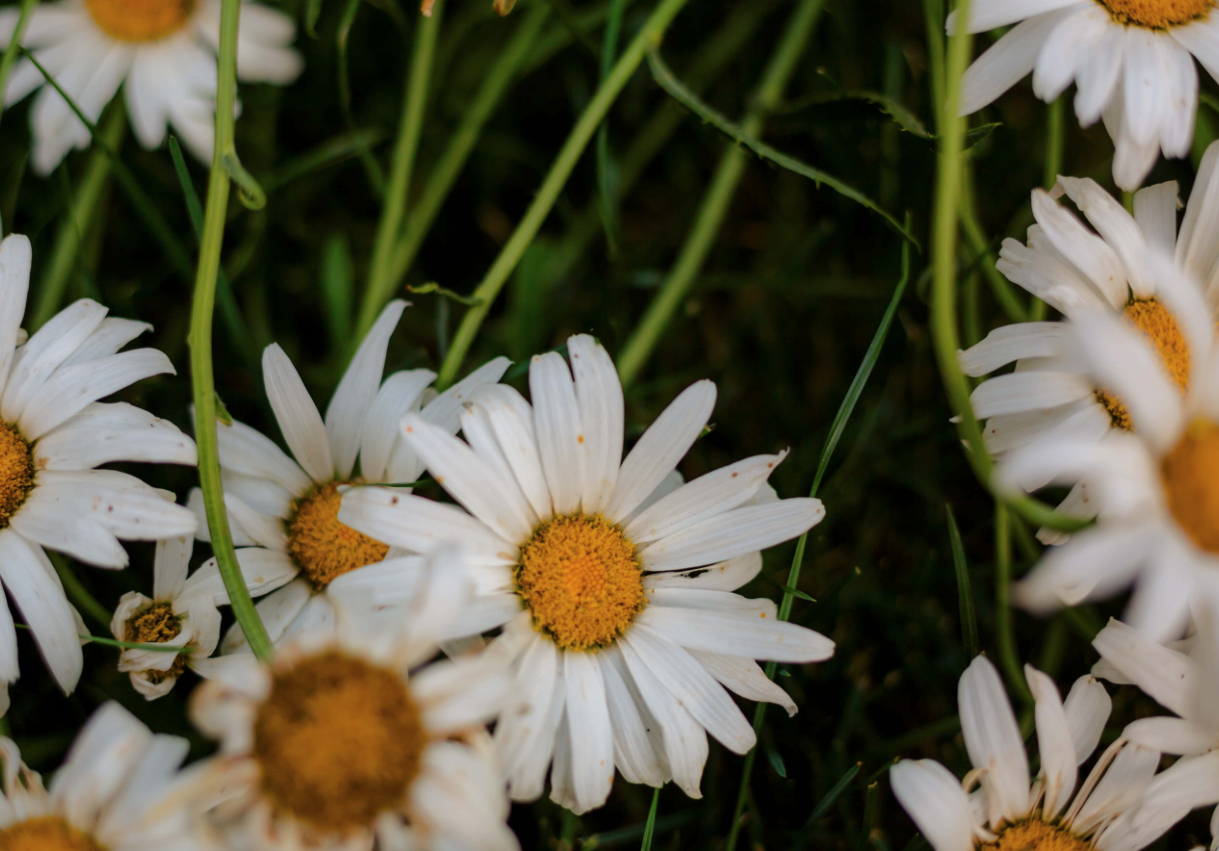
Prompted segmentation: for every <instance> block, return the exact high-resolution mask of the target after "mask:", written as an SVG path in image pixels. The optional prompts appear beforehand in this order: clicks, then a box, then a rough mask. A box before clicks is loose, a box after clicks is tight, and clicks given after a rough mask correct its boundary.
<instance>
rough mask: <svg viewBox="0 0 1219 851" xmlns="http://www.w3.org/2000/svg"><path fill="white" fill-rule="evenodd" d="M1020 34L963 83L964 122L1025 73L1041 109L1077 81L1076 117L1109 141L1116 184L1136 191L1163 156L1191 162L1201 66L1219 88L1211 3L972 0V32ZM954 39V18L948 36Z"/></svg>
mask: <svg viewBox="0 0 1219 851" xmlns="http://www.w3.org/2000/svg"><path fill="white" fill-rule="evenodd" d="M1010 24H1016V26H1015V27H1012V29H1011V30H1010V31H1009V32H1008V33H1007V34H1006V35H1004V36H1003V37H1002V38H1000V39H999V40H998V41H997V42H995V44H994V46H992V47H991V48H990V49H989V50H987V51H986V52H985V53H983V54H982V55H981V56H980V57H978V59H977V61H975V62H974V63H973V65H971V66H970V68H969V70H968V71H966V72H965V76H964V78H962V80H961V114H962V115H969V114H971V113H974V112H977V111H978V110H979V109H981V108H982V107H984V106H986V105H987V104H989V103H991V102H992V101H994V100H995V99H996V98H997V97H999V95H1001V94H1003V93H1004V92H1005V91H1007V90H1008V89H1010V88H1011V87H1012V86H1014V85H1015V84H1016V82H1017V81H1019V80H1020V79H1021V78H1022V77H1024V76H1025V75H1026V74H1028V73H1029V72H1030V71H1031V72H1032V73H1033V92H1034V94H1036V95H1037V96H1038V97H1039V98H1041V99H1042V100H1043V101H1046V102H1047V103H1049V102H1051V101H1054V100H1057V98H1058V97H1059V95H1061V94H1062V93H1063V92H1064V91H1066V89H1067V87H1068V86H1069V85H1071V83H1072V81H1074V83H1075V86H1076V92H1075V114H1076V116H1077V117H1078V118H1079V123H1080V124H1081V125H1082V126H1084V127H1088V126H1090V125H1092V124H1094V123H1095V122H1096V120H1097V119H1098V118H1100V119H1104V122H1105V128H1106V129H1107V130H1108V131H1109V135H1110V136H1111V137H1112V138H1113V144H1114V146H1115V148H1116V152H1115V153H1114V157H1113V179H1114V181H1115V182H1116V183H1117V185H1118V186H1119V187H1121V188H1122V189H1125V190H1127V191H1130V190H1134V189H1137V188H1138V186H1139V184H1140V183H1142V182H1143V178H1145V177H1146V176H1147V173H1148V172H1149V171H1151V167H1152V165H1154V164H1155V161H1156V157H1157V156H1158V155H1159V153H1160V151H1161V150H1162V151H1163V152H1164V156H1166V157H1183V156H1185V155H1186V154H1187V153H1189V149H1190V144H1191V143H1192V142H1193V138H1194V113H1195V111H1196V110H1197V108H1198V70H1197V68H1195V67H1194V62H1193V60H1194V59H1197V60H1198V62H1199V63H1201V64H1202V67H1204V68H1205V69H1206V70H1207V71H1208V72H1210V74H1211V76H1212V77H1216V78H1217V79H1219V10H1216V3H1215V0H975V2H974V3H972V4H971V5H970V12H969V31H970V32H975V33H977V32H986V31H987V30H993V29H995V28H997V27H1005V26H1008V25H1010ZM955 30H956V13H955V12H954V13H953V14H952V15H949V17H948V32H949V33H954V32H955Z"/></svg>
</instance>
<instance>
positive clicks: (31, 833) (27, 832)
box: [0, 816, 102, 851]
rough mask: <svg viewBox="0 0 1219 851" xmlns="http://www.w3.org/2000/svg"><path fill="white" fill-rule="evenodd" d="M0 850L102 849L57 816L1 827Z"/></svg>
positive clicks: (84, 850)
mask: <svg viewBox="0 0 1219 851" xmlns="http://www.w3.org/2000/svg"><path fill="white" fill-rule="evenodd" d="M0 851H102V849H101V846H100V845H98V844H97V843H96V842H94V841H93V840H92V839H90V838H89V836H88V835H87V834H85V833H82V832H81V831H79V830H77V829H76V828H74V827H72V826H71V825H70V824H68V823H67V822H66V821H64V820H63V819H61V818H59V817H58V816H41V817H39V818H32V819H26V820H25V821H20V822H17V823H16V824H14V825H11V826H9V827H6V828H4V830H0Z"/></svg>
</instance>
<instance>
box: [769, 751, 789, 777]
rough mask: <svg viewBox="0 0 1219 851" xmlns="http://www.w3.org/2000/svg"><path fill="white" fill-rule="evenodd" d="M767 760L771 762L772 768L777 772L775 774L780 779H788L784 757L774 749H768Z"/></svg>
mask: <svg viewBox="0 0 1219 851" xmlns="http://www.w3.org/2000/svg"><path fill="white" fill-rule="evenodd" d="M766 759H768V760H769V761H770V767H771V768H773V769H774V770H775V774H777V775H779V776H780V777H783V778H786V777H787V766H786V765H784V764H783V756H782V755H781V754H780V753H779V752H778V751H777V750H775V749H774V748H767V749H766Z"/></svg>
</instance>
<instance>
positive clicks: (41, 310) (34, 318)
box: [29, 105, 127, 331]
mask: <svg viewBox="0 0 1219 851" xmlns="http://www.w3.org/2000/svg"><path fill="white" fill-rule="evenodd" d="M126 129H127V116H126V114H125V113H124V112H123V109H122V107H121V106H119V105H115V106H113V107H111V108H110V110H109V112H107V114H106V118H105V120H104V121H103V123H102V127H101V128H100V133H101V137H102V141H103V143H104V145H105V147H106V148H109V149H112V150H113V149H116V148H117V147H118V145H119V143H120V142H121V141H122V138H123V134H124V132H125V131H126ZM109 178H110V153H109V151H107V150H105V149H104V148H94V150H93V151H92V153H91V154H90V155H89V162H88V164H87V165H86V166H85V173H84V176H82V177H81V179H80V183H79V184H78V185H77V187H76V191H75V193H74V196H75V197H74V198H73V199H72V206H71V208H70V209H69V210H68V211H67V215H66V216H64V219H63V221H62V222H60V224H59V232H58V233H57V234H56V235H55V248H54V249H53V250H52V251H51V265H50V266H49V267H48V268H47V271H46V273H45V274H44V275H43V277H42V282H41V285H40V286H39V288H38V300H37V302H35V304H34V309H33V311H32V312H31V313H30V318H29V329H30V331H36V330H38V329H39V328H41V327H42V326H43V324H44V323H45V322H46V321H47V320H48V319H50V318H51V317H52V316H54V315H55V312H56V311H57V310H59V305H60V304H61V303H62V302H63V297H64V291H65V290H66V289H67V287H68V279H69V278H70V277H71V276H72V270H73V269H75V268H76V258H77V255H78V254H79V253H80V247H81V243H82V242H83V241H84V235H85V231H86V230H87V229H88V228H89V226H90V225H91V224H92V222H93V210H94V208H95V207H96V206H97V202H98V199H100V198H101V197H102V190H103V189H104V188H105V186H106V181H107V180H108V179H109Z"/></svg>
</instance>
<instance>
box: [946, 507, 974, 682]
mask: <svg viewBox="0 0 1219 851" xmlns="http://www.w3.org/2000/svg"><path fill="white" fill-rule="evenodd" d="M944 509H945V511H946V512H947V514H948V540H949V543H950V544H951V546H952V566H953V569H954V570H955V571H956V575H957V594H958V596H959V597H960V602H961V640H962V641H964V642H965V652H966V654H967V655H968V656H969V658H970V659H972V658H974V657H975V656H977V655H978V615H977V613H976V612H975V611H974V598H973V591H972V590H970V586H969V565H968V564H967V563H966V562H965V546H964V545H963V544H962V543H961V530H960V529H958V528H957V518H956V517H955V516H953V513H952V506H951V505H945V506H944Z"/></svg>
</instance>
